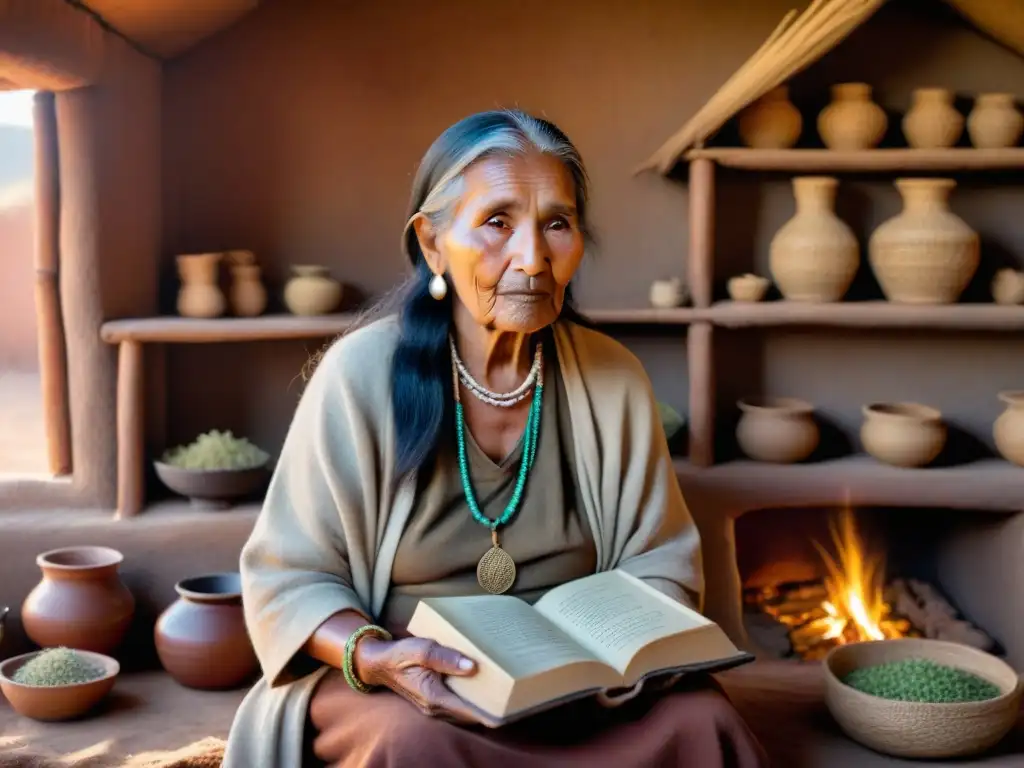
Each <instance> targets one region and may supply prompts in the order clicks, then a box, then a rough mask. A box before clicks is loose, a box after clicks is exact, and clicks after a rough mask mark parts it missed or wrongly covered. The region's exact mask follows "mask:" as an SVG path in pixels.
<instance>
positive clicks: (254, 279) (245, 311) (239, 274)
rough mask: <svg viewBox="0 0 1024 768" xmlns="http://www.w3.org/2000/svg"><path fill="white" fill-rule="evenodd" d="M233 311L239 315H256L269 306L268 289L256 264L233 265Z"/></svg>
mask: <svg viewBox="0 0 1024 768" xmlns="http://www.w3.org/2000/svg"><path fill="white" fill-rule="evenodd" d="M230 298H231V311H232V312H234V314H236V315H237V316H238V317H256V316H257V315H262V314H263V310H265V309H266V308H267V289H266V288H264V287H263V282H262V281H261V280H260V268H259V266H258V265H256V264H237V265H235V266H233V267H231V291H230Z"/></svg>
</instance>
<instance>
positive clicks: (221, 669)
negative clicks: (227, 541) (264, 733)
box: [153, 573, 259, 690]
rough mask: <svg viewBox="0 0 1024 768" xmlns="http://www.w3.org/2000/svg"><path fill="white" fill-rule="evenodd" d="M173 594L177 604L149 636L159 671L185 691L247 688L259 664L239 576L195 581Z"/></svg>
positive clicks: (183, 584)
mask: <svg viewBox="0 0 1024 768" xmlns="http://www.w3.org/2000/svg"><path fill="white" fill-rule="evenodd" d="M174 588H175V590H176V591H177V592H178V595H179V597H178V600H177V601H176V602H174V603H173V604H172V605H171V606H170V607H168V608H167V610H165V611H164V612H163V613H162V614H161V615H160V618H159V619H158V620H157V622H156V627H155V628H154V630H153V636H154V640H155V641H156V651H157V655H158V656H159V657H160V663H161V664H162V665H163V667H164V669H166V670H167V672H168V673H169V674H170V675H171V677H173V678H174V679H175V680H177V681H178V682H179V683H181V684H182V685H184V686H187V687H189V688H202V689H207V690H216V689H229V688H236V687H238V686H240V685H243V684H245V683H247V682H250V680H251V679H252V678H253V676H254V675H255V674H256V671H257V669H258V667H259V663H258V662H257V660H256V654H255V653H254V651H253V649H252V643H251V642H250V640H249V635H248V632H247V631H246V628H245V616H244V615H243V613H242V579H241V576H240V575H239V574H237V573H218V574H211V575H207V576H196V577H194V578H190V579H184V580H183V581H180V582H178V584H177V585H175V587H174Z"/></svg>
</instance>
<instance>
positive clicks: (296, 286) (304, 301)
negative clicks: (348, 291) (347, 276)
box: [284, 264, 341, 315]
mask: <svg viewBox="0 0 1024 768" xmlns="http://www.w3.org/2000/svg"><path fill="white" fill-rule="evenodd" d="M292 272H293V273H294V277H292V278H291V279H290V280H289V281H288V284H287V285H285V287H284V303H285V305H286V306H287V307H288V309H289V310H290V311H291V312H292V314H295V315H327V314H330V313H331V312H333V311H334V310H335V309H336V308H337V307H338V302H340V301H341V283H339V282H338V281H337V280H335V279H334V278H333V277H331V275H330V272H329V271H328V269H327V267H321V266H317V265H312V264H302V265H297V266H293V267H292Z"/></svg>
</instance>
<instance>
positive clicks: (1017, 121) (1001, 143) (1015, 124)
mask: <svg viewBox="0 0 1024 768" xmlns="http://www.w3.org/2000/svg"><path fill="white" fill-rule="evenodd" d="M967 133H968V135H969V136H970V137H971V144H973V145H974V146H975V147H977V148H978V149H1005V148H1006V147H1015V146H1017V142H1018V141H1020V137H1021V134H1022V133H1024V115H1021V113H1020V110H1018V109H1017V105H1016V103H1015V100H1014V97H1013V94H1012V93H982V94H979V95H978V98H977V99H975V101H974V107H973V108H972V109H971V114H969V115H968V116H967Z"/></svg>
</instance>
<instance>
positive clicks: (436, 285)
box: [427, 275, 448, 301]
mask: <svg viewBox="0 0 1024 768" xmlns="http://www.w3.org/2000/svg"><path fill="white" fill-rule="evenodd" d="M427 290H429V291H430V295H431V296H433V297H434V298H435V299H437V300H438V301H440V300H441V299H443V298H444V297H445V296H447V295H448V282H447V281H446V280H445V279H444V275H434V276H433V277H432V278H430V285H429V286H427Z"/></svg>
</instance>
